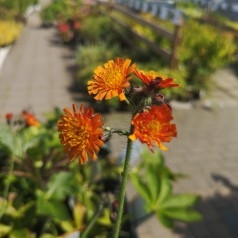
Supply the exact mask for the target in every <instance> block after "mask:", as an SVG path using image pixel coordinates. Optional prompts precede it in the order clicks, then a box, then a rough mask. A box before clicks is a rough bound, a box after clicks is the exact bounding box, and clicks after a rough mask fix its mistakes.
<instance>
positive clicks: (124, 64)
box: [58, 58, 180, 164]
mask: <svg viewBox="0 0 238 238" xmlns="http://www.w3.org/2000/svg"><path fill="white" fill-rule="evenodd" d="M131 73H134V75H135V76H136V77H137V78H139V79H140V80H141V81H142V83H144V85H145V86H144V88H142V89H141V87H138V88H136V87H134V86H132V85H131V84H130V80H131V79H132V76H131V75H130V74H131ZM179 86H180V85H179V84H176V83H174V79H172V78H168V77H166V76H164V75H162V74H160V73H158V72H155V71H143V70H138V69H136V65H135V64H131V60H130V59H121V58H116V59H115V60H114V61H113V60H109V61H108V62H107V63H105V64H104V65H103V66H99V67H97V68H96V69H95V70H94V75H93V79H92V80H90V81H88V93H89V94H93V95H95V96H94V98H95V99H96V100H102V99H111V98H112V97H115V96H117V97H119V99H120V100H121V101H122V100H127V102H128V103H129V104H133V105H136V104H137V105H140V106H138V107H137V108H136V109H135V110H134V111H133V112H132V114H133V115H134V117H133V119H132V125H133V131H131V133H130V135H129V139H130V140H132V141H134V140H136V139H139V140H140V141H141V142H142V143H145V144H147V145H148V147H149V148H150V149H151V150H152V149H153V147H154V146H158V147H159V148H160V149H162V150H167V148H166V147H165V146H164V145H163V144H162V143H163V142H170V141H171V140H172V138H173V137H176V136H177V128H176V125H175V124H171V123H170V122H171V120H172V119H173V116H172V110H171V108H170V106H168V105H167V104H165V103H164V101H163V100H162V99H163V96H162V95H161V94H160V90H161V89H164V88H171V87H179ZM130 94H133V95H134V96H133V97H131V95H130ZM135 95H137V97H135ZM135 98H136V100H137V101H133V100H135ZM138 100H139V101H138ZM148 102H149V103H148ZM133 108H135V107H133ZM64 112H65V114H66V115H62V116H61V119H60V120H59V122H58V130H59V132H60V140H61V143H62V144H63V145H65V151H66V152H68V153H69V157H70V159H71V160H73V159H74V157H75V156H78V158H79V162H80V163H81V164H83V163H85V162H87V161H88V156H90V157H91V158H92V159H93V160H95V159H96V158H97V155H96V153H97V152H98V151H99V149H100V147H101V146H102V145H103V143H104V142H103V141H102V138H103V136H102V135H103V132H104V130H103V128H102V126H103V122H102V120H101V116H100V114H94V111H93V109H91V108H86V109H84V105H81V107H80V109H79V111H77V109H76V106H75V105H74V104H73V113H72V112H71V111H70V110H69V109H68V108H65V109H64ZM107 130H108V129H107ZM152 151H153V150H152Z"/></svg>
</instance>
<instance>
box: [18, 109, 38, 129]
mask: <svg viewBox="0 0 238 238" xmlns="http://www.w3.org/2000/svg"><path fill="white" fill-rule="evenodd" d="M22 117H23V118H24V119H25V122H26V125H27V126H36V127H38V126H39V125H40V123H39V121H38V120H37V119H36V118H35V116H34V115H33V114H31V113H29V112H26V111H23V112H22Z"/></svg>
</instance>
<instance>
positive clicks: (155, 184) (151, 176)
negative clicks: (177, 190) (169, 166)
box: [144, 165, 161, 204]
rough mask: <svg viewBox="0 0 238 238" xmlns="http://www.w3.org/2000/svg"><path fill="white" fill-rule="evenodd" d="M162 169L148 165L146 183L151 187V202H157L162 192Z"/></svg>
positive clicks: (145, 175)
mask: <svg viewBox="0 0 238 238" xmlns="http://www.w3.org/2000/svg"><path fill="white" fill-rule="evenodd" d="M159 170H160V169H159V168H158V167H157V166H156V167H155V166H152V165H148V166H147V168H146V169H145V173H144V177H145V178H146V184H147V186H148V188H149V192H150V195H151V202H152V203H154V204H155V203H156V201H157V199H158V197H159V194H160V186H161V184H160V183H161V181H160V174H159V172H160V171H159Z"/></svg>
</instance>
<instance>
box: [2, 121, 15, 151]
mask: <svg viewBox="0 0 238 238" xmlns="http://www.w3.org/2000/svg"><path fill="white" fill-rule="evenodd" d="M0 149H1V150H4V152H5V153H6V154H8V155H9V154H13V153H14V135H13V133H12V131H11V129H10V128H9V127H8V126H6V125H5V124H0Z"/></svg>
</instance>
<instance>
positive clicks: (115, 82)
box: [103, 67, 122, 89]
mask: <svg viewBox="0 0 238 238" xmlns="http://www.w3.org/2000/svg"><path fill="white" fill-rule="evenodd" d="M105 74H106V75H105V77H103V81H104V83H105V85H106V87H108V88H110V89H117V88H118V87H120V86H121V83H122V74H121V72H120V68H118V67H116V68H108V69H107V71H106V73H105Z"/></svg>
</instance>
